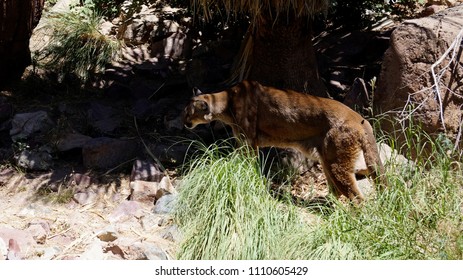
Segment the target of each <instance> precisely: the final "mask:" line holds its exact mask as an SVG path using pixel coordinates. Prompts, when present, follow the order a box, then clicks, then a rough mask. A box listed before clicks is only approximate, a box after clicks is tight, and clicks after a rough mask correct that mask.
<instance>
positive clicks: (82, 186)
mask: <svg viewBox="0 0 463 280" xmlns="http://www.w3.org/2000/svg"><path fill="white" fill-rule="evenodd" d="M97 184H98V179H96V178H93V177H90V176H89V175H86V174H81V173H74V174H72V175H71V178H70V179H69V182H68V187H72V188H74V189H75V190H76V191H78V192H85V191H86V190H87V188H89V187H91V186H96V185H97Z"/></svg>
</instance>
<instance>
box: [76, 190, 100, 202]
mask: <svg viewBox="0 0 463 280" xmlns="http://www.w3.org/2000/svg"><path fill="white" fill-rule="evenodd" d="M73 199H74V201H75V202H77V203H79V204H81V205H88V204H91V203H94V202H96V201H97V200H98V194H96V193H95V192H94V191H92V190H87V191H85V192H79V193H76V194H74V196H73Z"/></svg>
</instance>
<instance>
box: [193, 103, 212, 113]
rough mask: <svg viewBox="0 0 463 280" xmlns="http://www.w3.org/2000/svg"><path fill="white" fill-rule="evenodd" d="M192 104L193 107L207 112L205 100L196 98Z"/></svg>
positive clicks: (207, 106) (207, 107)
mask: <svg viewBox="0 0 463 280" xmlns="http://www.w3.org/2000/svg"><path fill="white" fill-rule="evenodd" d="M194 105H195V108H197V109H198V110H201V111H204V112H209V105H208V104H207V102H206V101H203V100H196V101H195V103H194Z"/></svg>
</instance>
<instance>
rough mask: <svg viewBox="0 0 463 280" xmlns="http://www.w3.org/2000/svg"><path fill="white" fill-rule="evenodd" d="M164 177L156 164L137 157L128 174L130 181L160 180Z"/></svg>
mask: <svg viewBox="0 0 463 280" xmlns="http://www.w3.org/2000/svg"><path fill="white" fill-rule="evenodd" d="M163 177H164V172H162V171H161V168H159V166H158V165H157V164H154V163H153V162H151V161H146V160H145V161H144V160H139V159H137V160H136V161H135V162H134V163H133V167H132V173H131V174H130V181H136V180H141V181H150V182H160V181H161V180H162V178H163Z"/></svg>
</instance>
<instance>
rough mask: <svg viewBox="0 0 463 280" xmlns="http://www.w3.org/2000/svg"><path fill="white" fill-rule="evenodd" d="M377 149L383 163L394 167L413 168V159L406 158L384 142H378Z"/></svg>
mask: <svg viewBox="0 0 463 280" xmlns="http://www.w3.org/2000/svg"><path fill="white" fill-rule="evenodd" d="M378 150H379V155H380V157H381V161H382V162H383V164H384V165H392V166H393V167H394V168H415V163H414V162H413V161H411V160H408V159H407V158H406V157H404V156H403V155H401V154H399V153H398V152H397V151H396V150H394V149H392V148H391V147H390V146H389V145H387V144H385V143H380V144H379V145H378Z"/></svg>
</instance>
